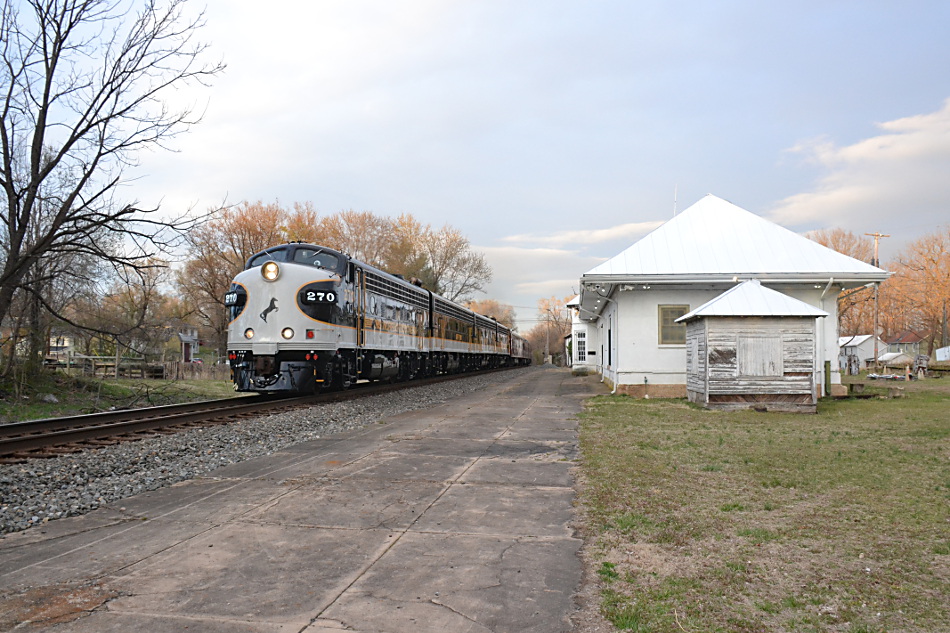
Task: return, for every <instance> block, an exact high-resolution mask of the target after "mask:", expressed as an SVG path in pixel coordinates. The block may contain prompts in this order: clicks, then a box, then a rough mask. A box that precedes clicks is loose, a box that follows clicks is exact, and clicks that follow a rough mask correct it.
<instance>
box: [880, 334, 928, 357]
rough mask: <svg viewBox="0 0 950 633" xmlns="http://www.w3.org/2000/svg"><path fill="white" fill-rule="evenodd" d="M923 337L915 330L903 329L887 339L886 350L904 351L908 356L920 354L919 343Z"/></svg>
mask: <svg viewBox="0 0 950 633" xmlns="http://www.w3.org/2000/svg"><path fill="white" fill-rule="evenodd" d="M923 340H924V337H923V336H921V335H920V334H918V333H917V332H912V331H911V330H905V331H904V332H901V333H900V334H898V335H897V336H895V337H893V338H891V339H889V340H888V341H887V351H889V352H904V353H905V354H909V355H910V356H916V355H917V354H920V343H921V342H922V341H923Z"/></svg>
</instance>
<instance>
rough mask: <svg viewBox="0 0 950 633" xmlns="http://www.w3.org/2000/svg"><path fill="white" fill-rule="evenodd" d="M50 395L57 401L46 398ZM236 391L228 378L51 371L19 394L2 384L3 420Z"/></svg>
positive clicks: (0, 421)
mask: <svg viewBox="0 0 950 633" xmlns="http://www.w3.org/2000/svg"><path fill="white" fill-rule="evenodd" d="M46 394H52V395H53V396H55V397H56V399H57V400H58V402H56V403H49V402H44V401H43V396H44V395H46ZM235 395H241V394H236V393H235V392H234V386H233V385H232V384H231V382H230V381H229V380H152V379H129V378H119V379H114V378H90V377H82V376H67V375H66V374H65V373H63V372H61V371H49V372H45V373H44V374H43V375H42V376H41V377H40V378H39V379H36V380H33V381H32V382H31V383H30V384H29V385H28V386H27V387H26V388H21V395H20V397H19V398H17V397H16V395H15V390H14V389H13V386H12V385H9V384H2V383H0V424H3V423H7V422H20V421H23V420H37V419H40V418H54V417H62V416H67V415H76V414H80V413H95V412H97V411H106V410H108V409H128V408H136V407H152V406H160V405H165V404H176V403H179V402H191V401H197V400H216V399H218V398H231V397H234V396H235Z"/></svg>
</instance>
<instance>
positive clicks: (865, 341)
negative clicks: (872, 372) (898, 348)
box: [838, 334, 887, 374]
mask: <svg viewBox="0 0 950 633" xmlns="http://www.w3.org/2000/svg"><path fill="white" fill-rule="evenodd" d="M838 350H839V352H838V365H839V367H840V368H841V371H843V372H845V373H851V374H856V373H857V372H859V371H861V370H862V369H867V367H868V365H870V364H871V363H873V362H874V359H875V358H876V357H877V356H880V355H881V354H882V353H884V352H885V351H887V343H885V342H884V339H882V338H881V337H877V347H875V345H874V336H872V335H870V334H856V335H854V336H839V337H838ZM875 352H877V354H875ZM849 369H850V370H851V371H850V372H849ZM855 370H857V371H855Z"/></svg>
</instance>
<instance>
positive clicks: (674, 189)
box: [673, 185, 678, 216]
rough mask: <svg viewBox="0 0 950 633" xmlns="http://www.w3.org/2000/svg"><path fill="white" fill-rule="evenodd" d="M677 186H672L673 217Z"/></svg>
mask: <svg viewBox="0 0 950 633" xmlns="http://www.w3.org/2000/svg"><path fill="white" fill-rule="evenodd" d="M677 187H678V185H673V215H674V216H675V215H676V189H677Z"/></svg>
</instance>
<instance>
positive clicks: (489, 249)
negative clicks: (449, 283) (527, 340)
mask: <svg viewBox="0 0 950 633" xmlns="http://www.w3.org/2000/svg"><path fill="white" fill-rule="evenodd" d="M474 248H475V249H476V250H477V251H479V252H481V253H482V254H483V255H484V256H485V259H486V260H487V261H488V263H489V265H491V267H492V271H493V272H494V276H493V278H492V282H491V284H490V285H489V287H488V288H487V289H486V295H485V296H486V297H488V298H491V299H495V300H497V301H500V302H501V303H506V304H508V305H511V306H513V307H514V308H515V313H516V314H517V322H518V324H519V329H520V330H521V331H522V332H526V331H528V330H530V329H531V327H532V326H533V325H534V324H535V322H536V319H537V303H538V299H540V298H541V297H557V298H559V299H562V298H564V297H566V296H569V295H570V294H571V293H572V292H574V291H575V290H576V289H577V286H578V280H579V279H580V276H581V275H582V274H584V273H585V272H587V271H588V270H590V269H591V268H593V267H595V266H596V265H597V264H599V263H601V262H602V261H604V258H602V257H590V256H586V255H582V254H580V253H578V252H576V251H571V250H566V249H558V248H521V247H516V246H475V247H474Z"/></svg>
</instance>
